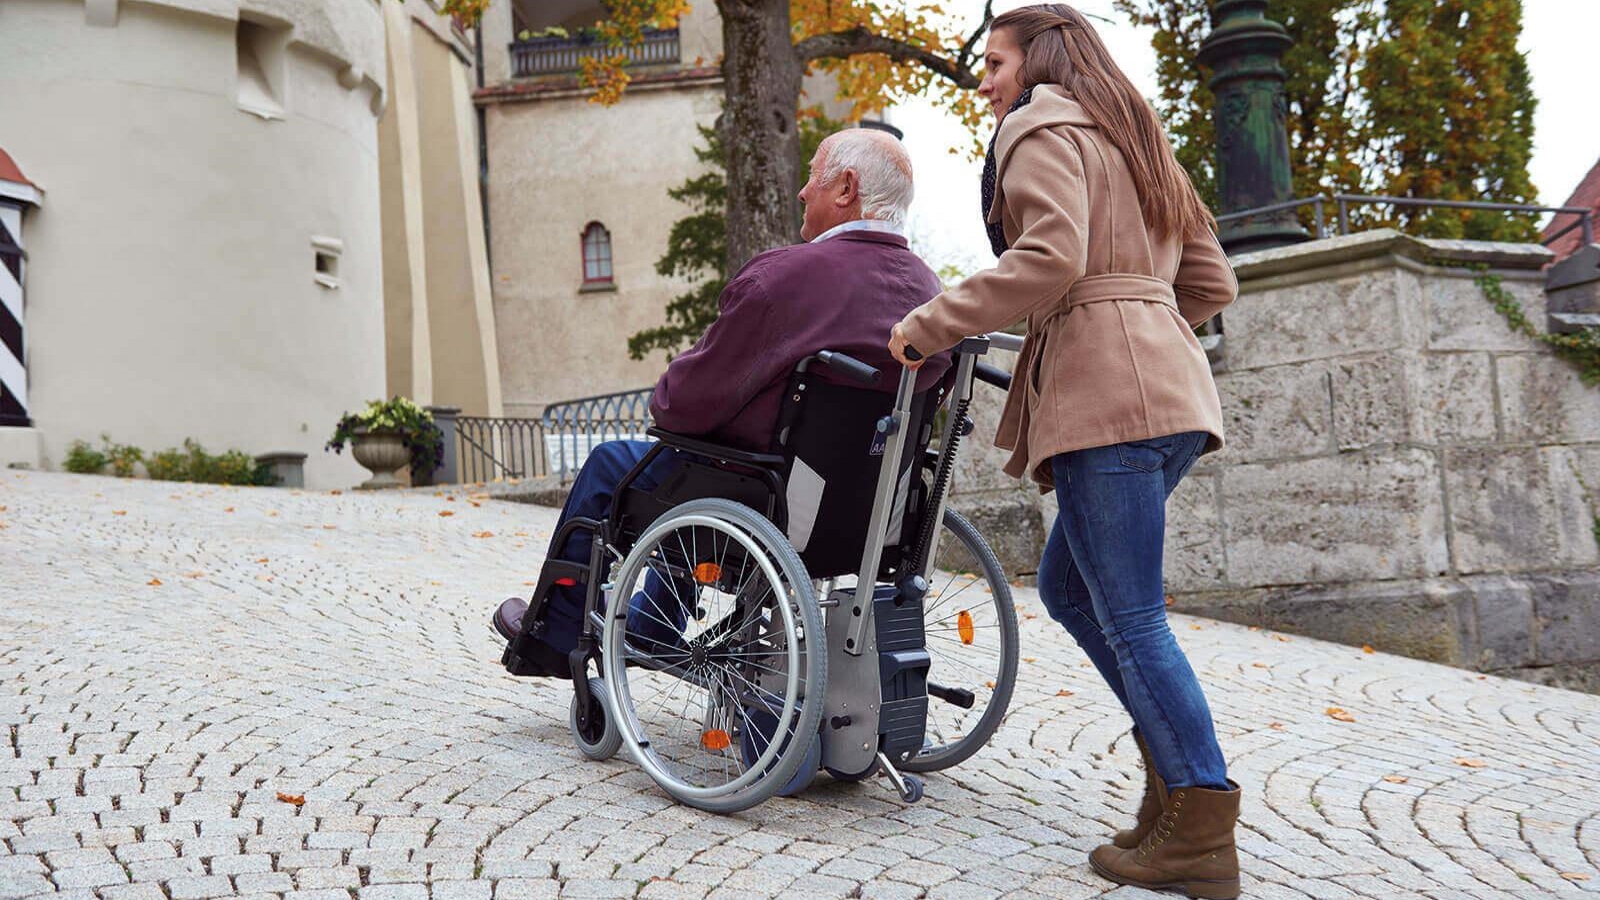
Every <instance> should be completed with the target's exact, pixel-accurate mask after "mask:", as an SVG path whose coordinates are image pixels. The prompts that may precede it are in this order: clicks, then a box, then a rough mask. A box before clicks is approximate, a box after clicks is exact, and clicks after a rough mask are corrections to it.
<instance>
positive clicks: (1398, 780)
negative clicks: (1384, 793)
mask: <svg viewBox="0 0 1600 900" xmlns="http://www.w3.org/2000/svg"><path fill="white" fill-rule="evenodd" d="M1383 780H1384V781H1387V782H1389V783H1390V784H1405V783H1406V782H1408V781H1410V780H1411V779H1409V778H1407V777H1405V776H1404V775H1385V776H1383Z"/></svg>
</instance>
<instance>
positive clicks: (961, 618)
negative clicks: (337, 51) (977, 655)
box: [956, 609, 972, 644]
mask: <svg viewBox="0 0 1600 900" xmlns="http://www.w3.org/2000/svg"><path fill="white" fill-rule="evenodd" d="M956 633H957V634H959V635H961V643H963V644H970V643H972V613H969V612H967V611H966V610H964V609H963V610H962V611H961V614H960V615H958V616H956Z"/></svg>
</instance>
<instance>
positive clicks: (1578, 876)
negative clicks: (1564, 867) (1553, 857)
mask: <svg viewBox="0 0 1600 900" xmlns="http://www.w3.org/2000/svg"><path fill="white" fill-rule="evenodd" d="M1561 877H1562V878H1565V879H1566V880H1568V881H1588V880H1589V876H1588V875H1585V874H1584V873H1582V872H1562V873H1561Z"/></svg>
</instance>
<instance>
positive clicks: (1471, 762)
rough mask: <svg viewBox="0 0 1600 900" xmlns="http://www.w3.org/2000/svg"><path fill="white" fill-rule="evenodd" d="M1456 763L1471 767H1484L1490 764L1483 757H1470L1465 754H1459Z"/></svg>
mask: <svg viewBox="0 0 1600 900" xmlns="http://www.w3.org/2000/svg"><path fill="white" fill-rule="evenodd" d="M1456 765H1458V766H1466V767H1467V768H1469V769H1482V768H1484V767H1485V766H1487V765H1489V764H1488V763H1486V762H1484V761H1483V760H1481V759H1469V758H1468V757H1465V756H1459V757H1456Z"/></svg>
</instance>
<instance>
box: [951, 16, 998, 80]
mask: <svg viewBox="0 0 1600 900" xmlns="http://www.w3.org/2000/svg"><path fill="white" fill-rule="evenodd" d="M993 23H994V0H987V2H985V3H984V4H983V21H982V22H980V23H978V27H977V28H975V29H973V32H972V37H969V38H967V42H966V43H965V44H962V45H961V52H960V53H957V54H956V65H958V66H960V67H961V68H963V69H971V68H972V51H973V50H974V49H976V48H977V46H978V38H981V37H983V34H984V32H986V31H988V30H989V26H990V25H991V24H993Z"/></svg>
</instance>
